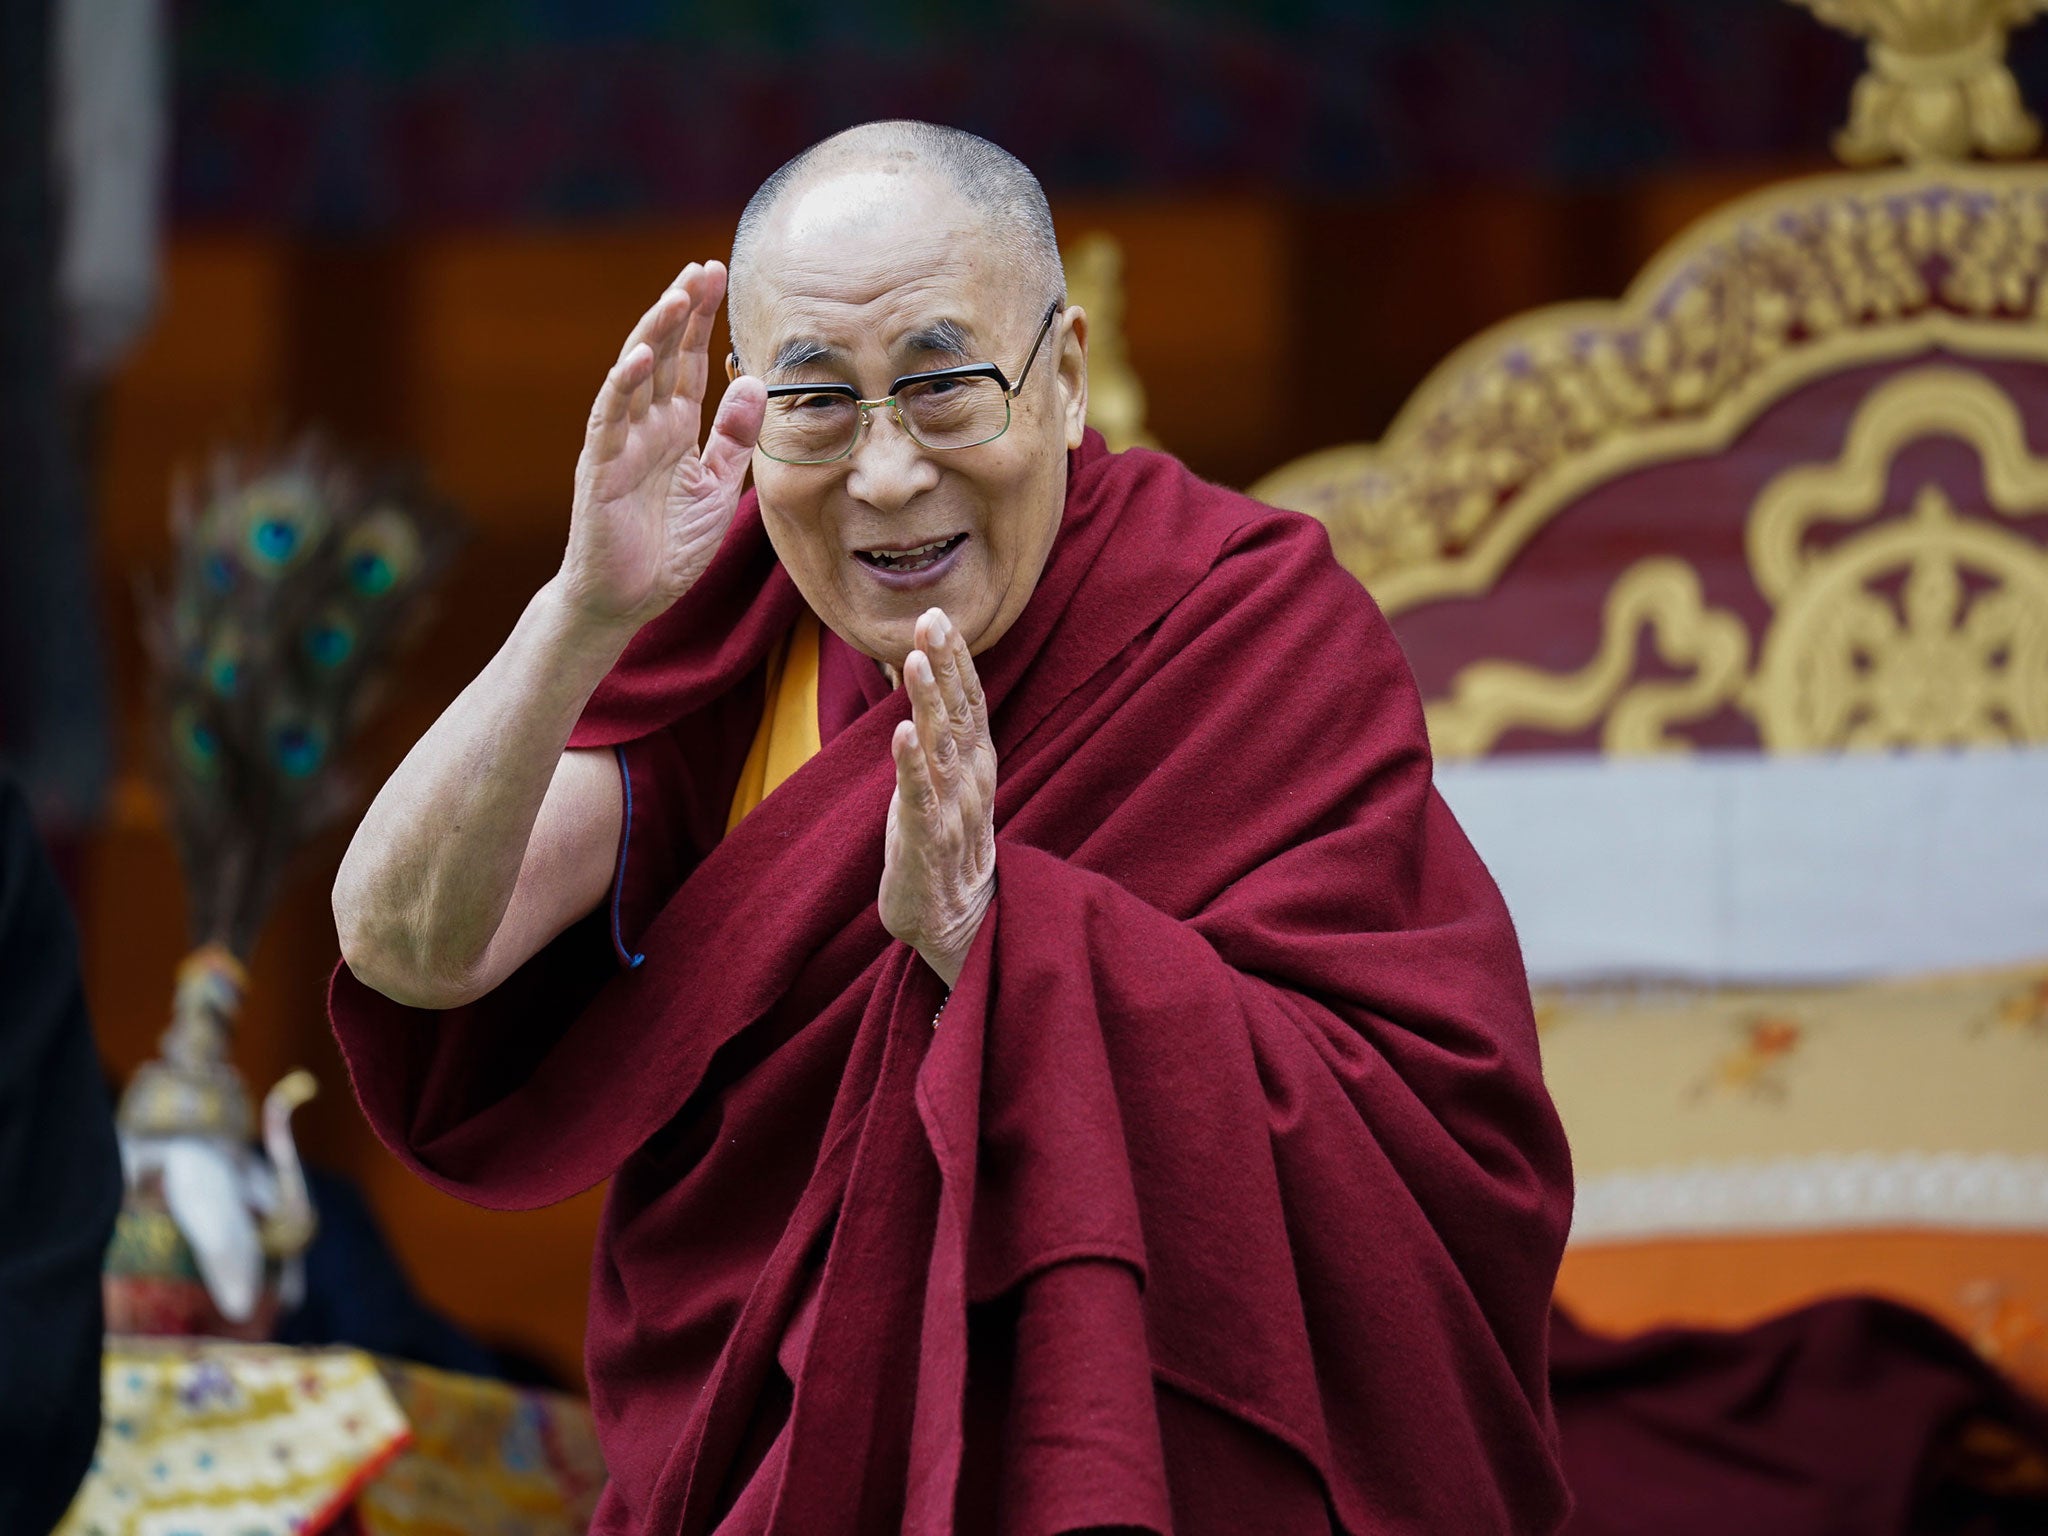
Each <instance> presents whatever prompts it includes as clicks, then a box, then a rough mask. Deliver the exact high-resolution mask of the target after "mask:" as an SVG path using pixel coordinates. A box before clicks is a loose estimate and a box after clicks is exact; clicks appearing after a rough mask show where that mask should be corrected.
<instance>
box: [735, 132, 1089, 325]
mask: <svg viewBox="0 0 2048 1536" xmlns="http://www.w3.org/2000/svg"><path fill="white" fill-rule="evenodd" d="M874 165H889V166H903V167H905V168H910V169H918V170H925V171H929V172H931V173H932V174H934V175H936V176H938V177H939V178H941V179H942V180H943V181H944V182H945V183H946V184H947V185H948V186H950V187H951V188H952V189H953V190H954V191H955V192H957V193H959V195H960V198H961V200H962V201H963V202H965V203H966V204H967V205H968V206H969V207H970V208H972V209H974V211H975V212H976V213H978V214H980V215H981V217H982V219H983V221H984V223H985V224H986V225H987V228H988V232H989V234H990V236H991V237H992V238H993V239H994V240H996V241H997V242H998V243H999V245H1000V247H1001V248H1002V251H1003V254H1004V256H1005V258H1006V259H1007V261H1008V262H1009V263H1010V264H1011V265H1012V267H1013V268H1014V269H1015V270H1016V272H1017V274H1018V276H1019V278H1020V280H1021V281H1022V282H1023V283H1024V285H1025V286H1026V287H1027V288H1028V289H1030V290H1033V291H1032V292H1031V293H1029V294H1027V295H1026V298H1027V301H1028V302H1029V303H1030V304H1033V305H1043V304H1046V303H1048V302H1049V301H1050V300H1052V299H1054V298H1057V299H1059V300H1060V302H1061V303H1062V304H1064V303H1065V302H1066V295H1067V276H1066V269H1065V268H1064V267H1063V266H1062V265H1061V263H1060V242H1059V237H1058V236H1057V235H1055V234H1054V233H1053V227H1052V209H1051V208H1050V207H1048V206H1047V204H1046V201H1045V189H1044V188H1043V187H1041V186H1040V185H1039V184H1038V178H1037V177H1036V176H1034V175H1032V174H1031V172H1030V170H1029V169H1028V168H1026V166H1025V164H1024V162H1023V161H1022V160H1019V159H1018V158H1017V157H1016V156H1015V155H1013V154H1011V153H1010V152H1009V151H1008V150H1007V149H1004V148H1002V147H1001V146H1000V145H997V144H991V143H989V141H988V140H987V139H984V138H980V137H978V136H977V135H975V134H971V133H968V132H967V131H966V130H965V129H961V128H946V127H941V126H940V125H939V124H937V123H920V122H915V121H913V120H911V119H908V118H904V119H898V120H894V121H888V122H877V123H862V124H861V125H860V126H859V127H857V128H848V129H847V130H846V131H845V132H843V133H835V134H833V135H832V137H831V138H829V139H821V140H820V141H819V142H817V143H816V144H813V145H812V146H811V147H810V148H809V149H807V150H805V151H804V152H803V153H802V154H800V155H798V156H797V157H796V158H795V159H793V160H791V161H789V162H788V163H787V164H786V165H784V166H783V167H782V168H781V169H780V170H778V171H776V172H775V174H774V175H772V176H770V177H769V178H768V179H767V180H766V181H764V182H762V183H761V187H760V190H759V191H757V192H756V193H755V194H754V195H753V196H752V197H751V198H749V199H748V200H747V207H746V211H745V212H744V213H742V214H741V215H740V224H739V229H738V231H737V232H736V233H735V234H734V235H733V240H732V260H731V261H730V262H728V263H727V264H726V265H727V269H728V271H729V272H730V274H731V275H730V278H729V284H730V291H731V293H732V294H733V296H734V307H735V308H737V300H738V295H739V294H740V293H741V292H742V291H743V290H744V288H745V287H746V284H747V280H748V276H749V269H750V268H751V267H752V265H753V261H754V247H755V246H756V245H757V244H759V242H760V239H761V233H762V230H763V228H764V227H765V226H766V225H767V223H768V220H769V218H770V217H771V216H772V215H773V214H774V212H775V209H776V206H777V204H779V203H780V202H781V201H782V199H783V197H784V195H785V194H787V193H789V192H792V191H794V190H796V189H797V188H799V187H801V186H805V185H807V184H809V183H811V182H815V181H820V180H823V179H824V178H825V177H826V176H829V175H831V174H832V173H833V172H835V171H843V170H859V169H863V168H865V167H869V166H874ZM1041 313H1042V311H1041Z"/></svg>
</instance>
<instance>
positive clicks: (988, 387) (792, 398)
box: [761, 378, 1010, 464]
mask: <svg viewBox="0 0 2048 1536" xmlns="http://www.w3.org/2000/svg"><path fill="white" fill-rule="evenodd" d="M895 399H896V411H897V416H898V419H899V420H901V421H902V423H903V426H904V429H905V430H906V431H908V432H909V433H910V435H911V436H912V437H913V438H915V439H917V441H918V442H920V443H922V444H923V445H924V446H925V447H927V448H935V449H945V448H972V447H975V446H976V445H977V444H980V443H986V442H990V441H992V440H993V439H995V438H998V437H1001V436H1002V435H1003V433H1004V431H1005V430H1006V429H1007V428H1008V427H1009V425H1010V399H1009V396H1008V395H1007V394H1006V393H1005V392H1004V390H1003V388H1002V386H1001V385H999V384H997V383H996V381H995V380H994V379H989V378H967V379H926V380H923V381H921V382H919V383H916V384H910V385H906V386H905V387H904V388H903V389H901V390H899V391H898V392H897V394H896V397H895ZM860 415H861V413H860V407H859V405H857V404H856V403H855V402H854V401H852V400H850V399H848V398H847V397H846V396H845V395H842V394H836V393H833V394H827V393H823V392H821V393H818V394H815V395H782V396H778V397H776V398H775V399H773V400H770V401H769V402H768V414H767V417H766V419H765V420H764V421H763V422H762V424H761V448H762V451H763V452H765V453H767V455H768V456H769V457H770V458H774V459H780V460H782V461H783V462H784V463H791V464H821V463H825V462H828V461H830V460H832V459H837V458H842V457H844V456H845V455H846V454H847V453H849V452H850V451H852V448H853V443H854V438H855V437H856V436H857V435H858V434H859V432H860Z"/></svg>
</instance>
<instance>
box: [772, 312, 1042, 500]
mask: <svg viewBox="0 0 2048 1536" xmlns="http://www.w3.org/2000/svg"><path fill="white" fill-rule="evenodd" d="M1059 312H1060V306H1059V301H1058V300H1057V299H1055V300H1054V301H1053V303H1052V307H1051V308H1049V309H1048V310H1046V312H1045V319H1044V320H1042V321H1041V322H1039V326H1038V335H1037V336H1036V337H1034V338H1033V339H1032V342H1031V350H1030V351H1029V352H1028V353H1026V354H1025V356H1024V371H1023V372H1022V373H1020V374H1018V375H1017V382H1016V383H1014V384H1012V383H1011V382H1010V381H1009V380H1008V379H1007V378H1005V377H1004V376H1003V370H1002V369H1000V368H998V367H997V366H996V365H995V364H994V363H968V364H965V365H964V366H962V367H959V368H935V369H933V370H932V371H931V372H929V373H906V374H904V375H903V377H902V378H900V379H898V380H897V381H896V382H895V383H894V384H891V385H890V386H889V393H888V394H886V395H884V396H882V398H881V399H879V400H863V399H861V397H860V391H859V390H857V389H855V388H854V387H853V386H852V385H851V384H771V385H769V386H768V414H767V416H766V417H765V418H764V419H763V421H762V423H761V440H760V448H761V452H763V453H764V454H766V455H767V456H768V457H769V458H771V459H773V460H775V461H776V462H777V463H778V464H831V463H834V462H836V461H838V460H840V459H843V458H845V457H846V456H847V455H848V454H850V453H852V452H853V450H854V447H855V445H856V444H858V443H859V442H860V436H861V433H862V432H863V431H864V430H866V428H867V425H868V415H869V413H870V412H871V411H875V410H878V409H880V408H881V407H882V406H885V405H886V406H888V407H889V408H890V409H891V410H893V411H894V412H895V413H896V422H897V424H898V425H899V426H901V427H902V428H903V430H904V431H905V432H907V433H909V434H910V437H911V439H912V441H914V442H917V443H919V444H921V445H922V446H924V447H926V448H933V449H939V450H946V449H952V448H978V447H980V446H981V445H982V444H983V443H992V442H994V441H995V440H996V439H997V438H999V437H1001V436H1002V435H1003V434H1004V433H1005V432H1007V431H1009V430H1010V402H1011V401H1012V400H1014V399H1016V398H1017V394H1018V392H1019V391H1020V390H1022V389H1023V388H1024V381H1025V380H1026V379H1028V378H1030V377H1031V365H1032V364H1033V363H1034V362H1035V361H1037V359H1038V349H1039V347H1040V345H1041V344H1042V343H1043V342H1044V341H1045V335H1046V332H1047V331H1049V330H1051V329H1052V322H1053V318H1054V317H1055V316H1056V315H1058V314H1059Z"/></svg>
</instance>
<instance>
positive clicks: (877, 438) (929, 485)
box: [846, 406, 939, 512]
mask: <svg viewBox="0 0 2048 1536" xmlns="http://www.w3.org/2000/svg"><path fill="white" fill-rule="evenodd" d="M848 462H849V463H850V464H851V466H852V469H851V472H850V473H849V474H848V475H847V477H846V489H847V493H848V494H849V495H851V496H853V497H854V498H855V499H856V500H859V501H864V502H866V503H867V504H868V505H869V506H871V507H873V508H875V510H876V511H878V512H900V511H902V510H903V508H904V507H906V506H908V505H909V504H910V503H911V502H912V501H914V500H915V499H916V498H917V497H919V496H921V495H923V494H924V493H925V492H926V491H929V490H932V489H933V488H935V487H936V486H937V485H938V483H939V466H938V465H936V464H934V463H933V462H932V459H931V455H930V454H929V453H928V452H927V451H926V450H925V449H924V448H923V447H922V446H920V445H919V444H918V442H917V441H916V440H915V439H914V438H912V437H911V435H910V434H909V433H908V432H906V431H904V430H903V423H902V422H900V421H898V420H897V419H896V413H895V412H894V411H893V410H890V409H889V408H887V407H886V406H885V407H883V408H882V409H881V410H878V411H873V412H871V413H870V414H869V417H868V424H867V430H866V431H865V432H863V433H862V434H861V440H860V441H859V442H858V443H856V444H854V448H853V454H852V457H851V458H850V460H849V461H848Z"/></svg>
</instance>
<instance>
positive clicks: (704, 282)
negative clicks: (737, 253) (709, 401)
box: [672, 261, 725, 438]
mask: <svg viewBox="0 0 2048 1536" xmlns="http://www.w3.org/2000/svg"><path fill="white" fill-rule="evenodd" d="M686 286H687V291H688V293H689V295H690V309H689V312H688V314H687V315H686V316H685V317H684V320H683V328H682V333H681V335H680V337H679V338H678V340H677V343H676V379H675V383H674V386H673V389H672V393H673V394H674V395H675V396H676V397H677V398H678V399H679V400H682V401H684V402H685V403H686V404H687V405H688V406H689V407H690V409H691V410H692V411H701V410H702V408H703V404H704V394H705V391H706V390H708V389H709V388H710V387H711V330H712V327H713V326H714V325H715V324H716V323H717V320H718V305H719V301H720V300H722V299H723V298H724V297H725V267H724V266H723V264H721V263H719V262H715V261H714V262H712V263H710V264H709V265H707V266H705V267H703V268H702V269H700V270H699V271H697V272H695V273H693V274H692V275H691V277H690V281H689V283H688V284H687V285H686ZM696 435H697V424H696V422H695V421H694V420H693V421H692V422H691V423H690V436H691V437H692V438H695V437H696Z"/></svg>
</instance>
